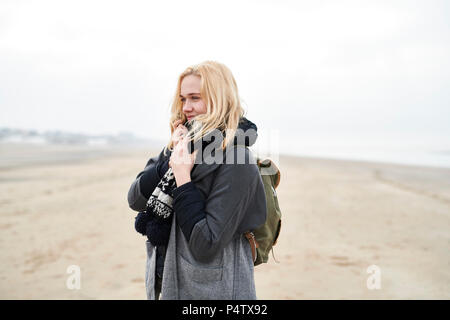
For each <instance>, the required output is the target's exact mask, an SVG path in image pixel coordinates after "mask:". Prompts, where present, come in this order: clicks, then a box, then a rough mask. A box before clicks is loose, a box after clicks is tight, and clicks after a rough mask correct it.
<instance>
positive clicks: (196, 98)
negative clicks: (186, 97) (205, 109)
mask: <svg viewBox="0 0 450 320" xmlns="http://www.w3.org/2000/svg"><path fill="white" fill-rule="evenodd" d="M192 99H193V100H198V99H200V97H192Z"/></svg>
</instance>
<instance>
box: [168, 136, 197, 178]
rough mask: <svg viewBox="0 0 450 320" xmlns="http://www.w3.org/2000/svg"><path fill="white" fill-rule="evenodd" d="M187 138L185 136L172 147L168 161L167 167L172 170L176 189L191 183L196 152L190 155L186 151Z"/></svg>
mask: <svg viewBox="0 0 450 320" xmlns="http://www.w3.org/2000/svg"><path fill="white" fill-rule="evenodd" d="M188 142H189V138H188V136H187V135H185V136H184V137H183V138H182V139H181V140H180V142H179V143H178V144H177V145H176V146H175V147H174V149H173V151H172V154H171V156H170V160H169V167H171V168H172V171H173V174H174V176H175V180H176V183H177V187H179V186H181V185H183V184H185V183H188V182H189V181H191V170H192V168H193V167H194V161H195V157H196V155H197V151H198V150H195V151H194V152H193V153H192V154H191V153H189V150H188Z"/></svg>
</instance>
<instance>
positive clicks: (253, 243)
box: [244, 231, 258, 263]
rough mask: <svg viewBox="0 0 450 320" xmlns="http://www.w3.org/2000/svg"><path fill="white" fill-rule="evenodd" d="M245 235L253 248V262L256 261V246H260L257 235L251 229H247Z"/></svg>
mask: <svg viewBox="0 0 450 320" xmlns="http://www.w3.org/2000/svg"><path fill="white" fill-rule="evenodd" d="M244 236H245V237H246V238H247V240H248V242H249V243H250V247H251V248H252V258H253V263H255V261H256V248H258V242H256V239H255V235H254V234H253V232H251V231H247V232H246V233H244Z"/></svg>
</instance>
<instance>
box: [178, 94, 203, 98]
mask: <svg viewBox="0 0 450 320" xmlns="http://www.w3.org/2000/svg"><path fill="white" fill-rule="evenodd" d="M187 95H188V96H194V95H200V93H188V94H187ZM180 97H184V96H183V95H182V94H180Z"/></svg>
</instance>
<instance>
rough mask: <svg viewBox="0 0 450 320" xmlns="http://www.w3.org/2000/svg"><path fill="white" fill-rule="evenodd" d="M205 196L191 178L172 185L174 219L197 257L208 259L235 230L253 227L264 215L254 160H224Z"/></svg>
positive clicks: (262, 195)
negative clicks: (243, 161) (173, 190)
mask: <svg viewBox="0 0 450 320" xmlns="http://www.w3.org/2000/svg"><path fill="white" fill-rule="evenodd" d="M217 170H219V171H218V172H217V174H216V178H215V180H214V182H213V185H212V187H211V192H210V194H209V195H208V197H207V199H202V198H203V197H202V196H201V194H200V192H199V191H198V190H197V189H196V188H195V185H194V184H193V182H189V183H187V184H184V185H182V186H180V187H179V188H177V189H175V192H174V202H173V204H174V209H175V212H176V217H177V222H178V224H179V225H180V228H181V229H182V232H183V233H184V235H185V236H186V239H187V241H188V243H189V249H190V251H191V253H192V255H193V256H194V258H195V259H196V260H198V261H202V262H207V261H208V260H210V259H211V258H212V257H214V256H215V255H216V253H217V252H219V251H220V250H222V249H223V248H224V247H225V246H226V245H227V244H228V243H229V242H230V241H231V240H232V239H233V237H234V236H235V235H236V234H239V233H244V232H245V231H248V230H253V229H255V228H257V227H258V226H260V225H261V224H262V223H264V221H265V219H266V198H265V192H264V185H263V183H262V179H261V176H260V173H259V170H258V167H257V166H256V164H254V163H253V164H252V163H248V164H223V165H221V166H220V167H219V168H218V169H217Z"/></svg>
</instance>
